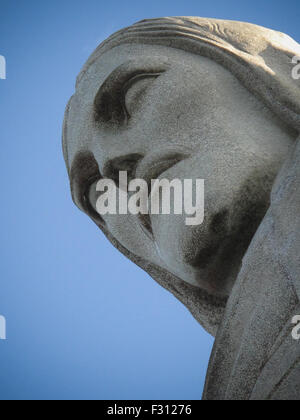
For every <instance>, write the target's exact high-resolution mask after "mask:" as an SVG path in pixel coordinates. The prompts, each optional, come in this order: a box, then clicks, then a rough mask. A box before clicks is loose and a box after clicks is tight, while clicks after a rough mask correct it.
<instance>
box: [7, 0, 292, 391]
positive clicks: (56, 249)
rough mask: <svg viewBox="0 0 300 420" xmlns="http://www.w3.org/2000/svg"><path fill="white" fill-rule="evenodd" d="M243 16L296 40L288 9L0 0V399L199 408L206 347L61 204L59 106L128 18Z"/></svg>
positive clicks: (150, 285) (166, 297)
mask: <svg viewBox="0 0 300 420" xmlns="http://www.w3.org/2000/svg"><path fill="white" fill-rule="evenodd" d="M181 15H185V16H203V17H216V18H223V19H233V20H242V21H249V22H252V23H257V24H261V25H263V26H267V27H270V28H273V29H277V30H280V31H282V32H286V33H288V34H289V35H291V36H292V37H294V38H295V39H296V40H297V41H299V40H300V29H299V28H300V26H299V22H300V4H299V0H287V1H285V2H282V1H263V2H262V1H257V0H254V1H247V2H246V1H244V2H240V1H226V2H225V1H219V0H214V1H209V2H208V1H201V0H195V1H194V0H185V1H178V0H173V1H169V0H164V1H161V0H159V1H158V0H152V1H151V2H146V1H144V2H141V1H130V0H129V1H126V2H125V1H123V0H115V1H110V2H106V1H105V2H104V1H100V0H98V1H94V0H85V1H78V0H72V1H71V0H70V1H65V0H60V1H57V0H53V1H51V2H50V1H46V0H45V1H43V2H41V1H32V0H27V1H14V0H10V1H9V2H8V1H5V2H4V1H3V0H0V55H4V56H5V57H6V60H7V80H0V98H1V99H0V118H1V153H0V187H1V196H2V201H1V203H2V205H1V209H0V215H1V242H0V246H1V254H0V255H1V260H0V262H1V263H0V279H1V293H0V315H4V316H5V317H6V319H7V338H8V339H7V341H0V369H1V375H0V399H199V398H201V394H202V389H203V384H204V378H205V372H206V369H207V364H208V360H209V354H210V351H211V348H212V344H213V340H212V338H211V337H210V336H208V335H207V334H206V333H205V332H204V331H203V329H202V328H201V327H200V326H199V325H198V324H197V322H196V321H195V320H194V319H193V318H192V316H191V315H190V314H189V313H188V311H187V310H186V309H185V308H184V307H183V306H182V305H181V304H180V303H179V302H177V301H176V300H175V298H173V297H172V296H171V295H170V294H169V293H168V292H166V291H165V290H163V289H162V288H160V287H159V286H158V285H157V284H156V283H155V282H154V281H153V280H152V279H151V278H149V276H148V275H146V274H145V273H144V272H143V271H141V270H140V269H139V268H138V267H136V266H135V265H133V264H132V263H131V262H130V261H127V260H126V259H125V258H124V257H123V256H122V255H120V254H119V253H118V252H117V251H116V250H115V249H114V248H112V246H111V245H110V244H109V243H108V242H107V240H106V239H105V238H104V237H103V236H102V235H101V234H100V233H99V231H98V230H97V228H96V227H95V226H94V225H93V224H92V222H90V221H89V219H88V218H87V217H86V216H84V215H83V214H81V213H80V212H79V211H78V210H77V209H76V208H75V206H74V205H73V204H72V202H71V199H70V194H69V187H68V180H67V175H66V171H65V168H64V163H63V159H62V154H61V144H60V141H61V127H62V119H63V114H64V108H65V105H66V102H67V100H68V98H69V97H70V96H71V94H72V93H73V90H74V82H75V77H76V75H77V74H78V72H79V70H80V68H81V66H82V65H83V64H84V62H85V60H86V59H87V58H88V56H89V54H90V53H91V52H92V51H93V49H94V48H95V47H96V46H97V45H98V44H99V43H100V42H101V41H102V40H103V39H105V38H106V37H107V36H109V35H110V34H111V33H112V32H114V31H116V30H118V29H120V28H122V27H124V26H128V25H130V24H132V23H134V22H136V21H138V20H141V19H144V18H151V17H161V16H181Z"/></svg>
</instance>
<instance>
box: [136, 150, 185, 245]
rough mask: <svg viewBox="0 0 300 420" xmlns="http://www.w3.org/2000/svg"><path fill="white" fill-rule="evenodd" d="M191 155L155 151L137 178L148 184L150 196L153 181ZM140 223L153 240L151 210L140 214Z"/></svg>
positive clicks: (145, 162) (138, 171) (141, 167)
mask: <svg viewBox="0 0 300 420" xmlns="http://www.w3.org/2000/svg"><path fill="white" fill-rule="evenodd" d="M188 157H189V155H188V154H187V153H182V152H170V153H168V154H165V155H164V156H161V153H155V155H152V156H151V157H150V158H148V159H147V158H146V159H145V160H144V161H143V162H142V163H141V165H140V167H139V168H138V169H137V174H136V175H137V178H140V179H143V180H144V181H146V182H147V185H148V198H149V197H151V194H152V186H153V185H152V181H153V180H157V179H160V178H162V176H163V174H164V173H166V172H167V171H168V170H169V169H171V168H173V167H174V166H175V165H177V164H178V163H180V162H182V161H183V160H185V159H187V158H188ZM138 218H139V221H140V225H141V227H142V229H143V231H144V232H145V233H146V235H147V236H148V237H150V238H151V240H154V234H153V229H152V223H151V217H150V210H149V211H148V213H147V214H141V213H140V214H139V215H138Z"/></svg>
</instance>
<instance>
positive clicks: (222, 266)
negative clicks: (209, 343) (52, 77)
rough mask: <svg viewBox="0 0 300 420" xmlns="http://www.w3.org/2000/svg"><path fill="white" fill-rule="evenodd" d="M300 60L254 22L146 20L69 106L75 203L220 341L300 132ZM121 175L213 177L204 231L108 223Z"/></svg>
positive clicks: (102, 53) (95, 60)
mask: <svg viewBox="0 0 300 420" xmlns="http://www.w3.org/2000/svg"><path fill="white" fill-rule="evenodd" d="M295 55H300V50H299V46H298V44H297V43H296V42H294V41H293V40H292V39H291V38H289V37H288V36H287V35H284V34H282V33H279V32H276V31H272V30H269V29H265V28H262V27H259V26H256V25H252V24H248V23H240V22H231V21H221V20H214V19H201V18H164V19H153V20H146V21H142V22H140V23H138V24H135V25H133V26H131V27H129V28H126V29H124V30H121V31H119V32H117V33H116V34H114V35H112V36H111V37H110V38H108V39H107V40H106V41H104V42H103V43H102V44H101V45H100V46H99V47H98V48H97V49H96V51H95V52H94V53H93V54H92V56H91V57H90V58H89V60H88V61H87V63H86V65H85V66H84V68H83V70H82V71H81V73H80V75H79V77H78V80H77V87H76V93H75V94H74V96H73V97H72V98H71V100H70V102H69V104H68V106H67V110H66V115H65V122H64V133H63V149H64V156H65V160H66V165H67V168H68V171H69V176H70V182H71V190H72V195H73V199H74V202H75V204H76V205H77V206H78V207H79V208H80V209H81V210H83V211H84V212H85V213H86V214H87V215H88V216H90V218H91V219H92V220H93V221H94V222H95V223H96V224H97V226H98V227H99V228H100V229H101V230H102V231H103V233H104V234H105V235H106V236H107V238H108V239H109V241H111V243H112V244H113V245H114V246H115V247H117V248H118V249H119V250H120V251H121V252H122V253H123V254H124V255H126V256H127V257H128V258H129V259H131V260H132V261H133V262H134V263H136V264H137V265H139V266H140V267H141V268H143V269H144V270H145V271H146V272H148V273H149V274H150V276H152V277H153V278H154V279H155V280H156V281H157V282H158V283H159V284H161V285H162V286H163V287H164V288H166V289H167V290H169V291H170V292H171V293H173V294H174V295H175V296H176V297H177V298H178V299H179V300H180V301H181V302H182V303H183V304H184V305H185V306H186V307H187V308H188V309H189V310H190V311H191V313H192V314H193V316H194V317H195V318H196V319H197V320H198V321H199V322H200V323H201V324H202V325H203V327H204V328H205V329H206V330H207V331H208V332H210V333H211V334H213V335H215V334H216V331H217V329H218V326H219V324H220V322H221V320H222V317H223V314H224V309H225V306H226V302H227V300H228V297H229V296H230V294H231V291H232V288H233V286H234V284H235V281H236V279H237V276H238V274H239V271H240V269H241V265H242V260H243V257H244V256H245V254H246V253H247V250H248V248H249V245H250V243H251V242H252V240H253V237H254V235H255V233H256V231H257V229H258V227H259V226H260V224H261V222H262V220H263V218H264V216H265V214H266V212H267V210H268V208H269V206H270V193H271V190H272V186H273V184H274V181H275V178H276V176H277V174H278V172H279V170H280V168H281V166H282V164H283V162H284V161H285V160H286V157H287V155H288V153H289V151H290V149H291V147H292V146H293V144H294V142H295V139H296V138H297V136H298V133H299V128H300V120H299V114H300V112H299V111H300V103H299V95H298V93H297V94H296V93H295V88H294V81H293V79H292V77H291V71H292V66H293V64H292V58H293V57H294V56H295ZM120 171H127V173H128V176H129V177H131V178H132V179H134V178H142V179H145V180H147V181H148V180H149V179H151V178H152V179H153V178H160V177H164V178H167V179H170V180H171V179H175V178H177V179H182V180H183V179H204V180H205V219H204V223H203V224H202V225H199V226H187V225H186V224H185V222H184V217H183V216H181V215H168V216H167V215H153V216H152V215H151V216H150V217H148V218H141V217H139V216H135V215H129V214H128V215H121V214H118V215H107V216H103V217H100V215H99V214H98V213H97V211H96V206H95V202H96V195H95V194H94V190H95V183H97V182H98V180H99V179H101V178H110V179H113V180H115V179H117V178H118V174H119V172H120ZM145 219H147V220H145Z"/></svg>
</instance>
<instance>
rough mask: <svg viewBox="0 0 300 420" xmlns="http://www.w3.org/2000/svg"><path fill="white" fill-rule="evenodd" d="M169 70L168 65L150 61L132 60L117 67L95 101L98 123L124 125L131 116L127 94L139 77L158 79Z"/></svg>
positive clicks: (95, 115)
mask: <svg viewBox="0 0 300 420" xmlns="http://www.w3.org/2000/svg"><path fill="white" fill-rule="evenodd" d="M166 70H167V65H166V63H155V60H154V62H153V60H152V61H150V59H144V60H143V59H139V60H130V61H127V62H126V63H123V64H122V65H120V66H119V67H117V68H116V69H115V70H114V71H113V72H112V73H111V74H110V75H109V76H108V77H107V79H106V80H105V81H104V82H103V84H102V85H101V87H100V89H99V90H98V92H97V94H96V96H95V99H94V117H95V120H96V121H98V122H103V123H115V124H122V123H123V122H124V121H126V120H127V119H128V118H129V117H130V115H129V114H128V112H127V111H126V106H125V94H126V91H127V90H128V89H129V87H130V86H131V85H132V84H131V82H132V81H134V79H138V78H139V77H142V76H144V77H155V76H156V77H158V76H160V75H161V74H162V73H163V72H165V71H166Z"/></svg>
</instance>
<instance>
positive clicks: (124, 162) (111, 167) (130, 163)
mask: <svg viewBox="0 0 300 420" xmlns="http://www.w3.org/2000/svg"><path fill="white" fill-rule="evenodd" d="M143 158H144V156H143V155H141V154H139V153H133V154H129V155H125V156H119V157H117V158H114V159H112V160H109V161H108V162H106V163H105V165H104V168H103V173H102V176H103V177H104V178H109V179H112V180H113V181H114V182H115V183H116V185H117V186H119V173H120V172H127V177H128V182H130V181H131V180H133V179H135V177H136V169H137V166H138V165H139V163H140V161H141V160H142V159H143Z"/></svg>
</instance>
